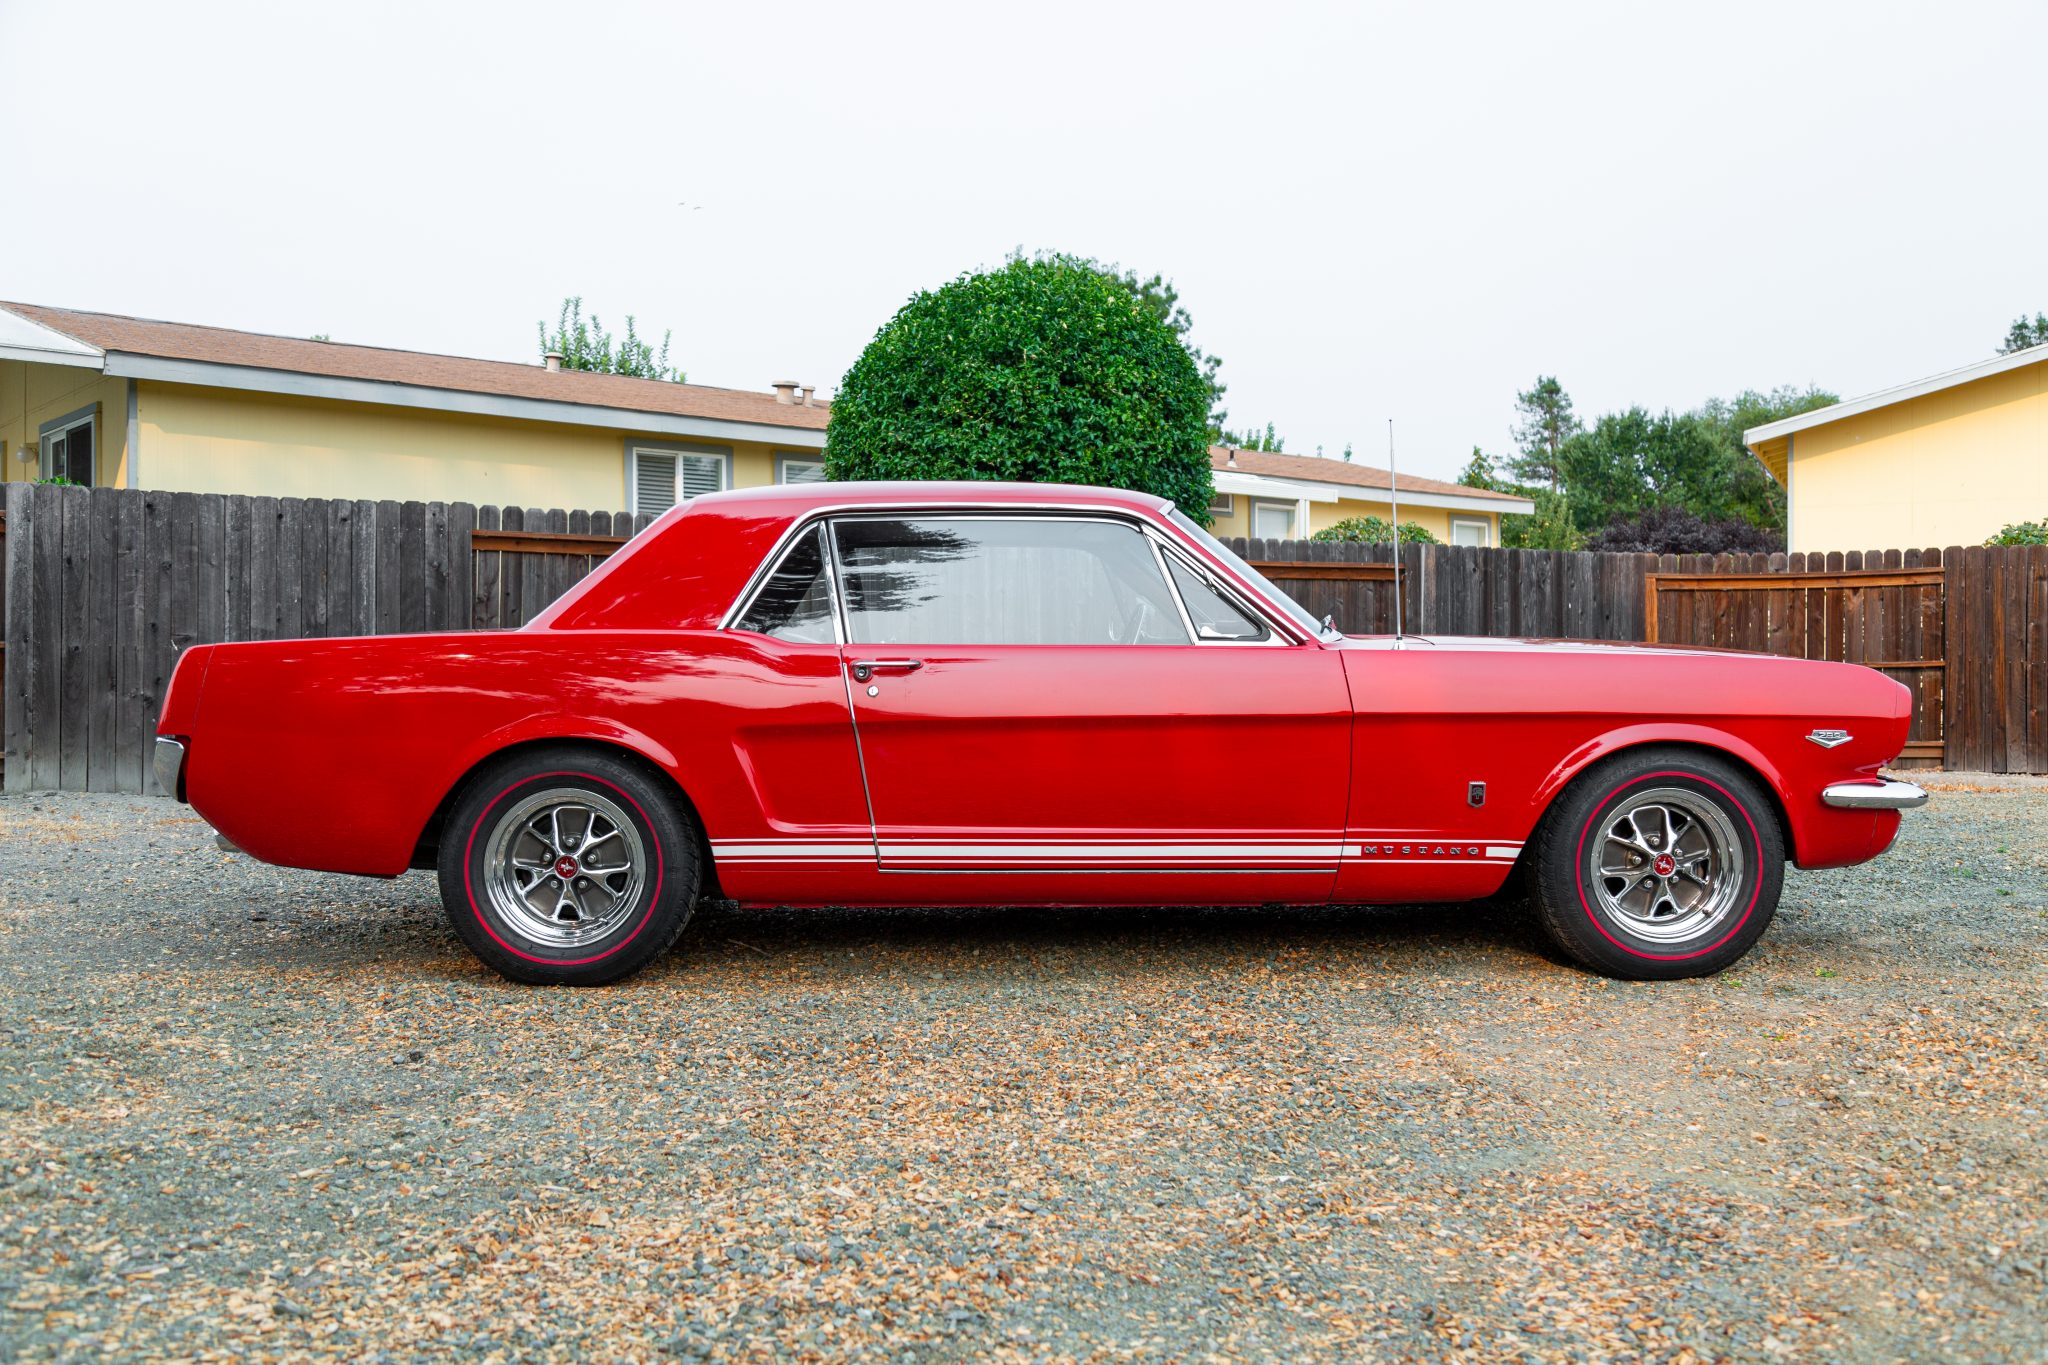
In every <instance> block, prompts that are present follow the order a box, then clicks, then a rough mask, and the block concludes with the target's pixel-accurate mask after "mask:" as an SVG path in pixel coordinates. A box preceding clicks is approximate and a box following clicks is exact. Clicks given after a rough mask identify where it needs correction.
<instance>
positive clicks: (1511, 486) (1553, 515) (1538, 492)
mask: <svg viewBox="0 0 2048 1365" xmlns="http://www.w3.org/2000/svg"><path fill="white" fill-rule="evenodd" d="M1505 463H1506V462H1505V461H1503V460H1501V459H1500V458H1499V457H1498V456H1494V455H1489V454H1487V453H1486V452H1485V451H1483V450H1481V449H1480V448H1479V447H1478V446H1473V447H1472V458H1471V459H1470V460H1468V461H1466V462H1465V468H1464V470H1463V471H1462V472H1460V473H1459V475H1458V482H1459V483H1461V484H1463V485H1465V486H1466V487H1467V488H1484V489H1486V490H1488V491H1489V492H1494V493H1512V494H1514V495H1515V496H1516V497H1520V498H1529V499H1532V500H1533V501H1534V502H1535V504H1536V510H1535V511H1534V512H1530V513H1520V514H1518V513H1504V514H1503V515H1502V516H1501V519H1500V543H1501V546H1502V548H1504V549H1509V550H1576V549H1577V548H1578V547H1579V542H1580V539H1581V537H1580V535H1579V531H1578V528H1577V527H1575V526H1573V525H1572V517H1571V509H1570V508H1569V507H1568V506H1567V505H1566V502H1565V496H1564V494H1562V493H1559V492H1554V491H1552V490H1551V489H1548V488H1543V487H1532V486H1530V485H1527V484H1520V483H1516V482H1515V481H1514V480H1513V479H1512V478H1509V477H1508V475H1507V472H1506V470H1505V469H1504V467H1503V466H1504V465H1505Z"/></svg>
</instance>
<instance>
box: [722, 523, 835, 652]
mask: <svg viewBox="0 0 2048 1365" xmlns="http://www.w3.org/2000/svg"><path fill="white" fill-rule="evenodd" d="M819 529H821V530H822V529H823V528H822V527H821V528H819ZM803 543H804V538H803V537H802V536H801V535H794V536H790V537H788V538H787V539H786V542H784V543H780V544H778V546H777V549H778V550H779V551H780V553H779V554H776V555H774V556H773V557H772V558H771V559H769V560H766V561H764V562H765V563H767V564H768V566H769V567H768V571H767V572H766V573H763V574H760V575H759V577H760V580H761V581H760V582H759V583H757V584H754V585H752V586H751V589H750V591H749V593H748V596H747V598H746V601H745V609H744V610H740V609H737V608H736V609H735V610H734V611H731V612H728V613H726V614H727V615H728V616H730V617H732V624H731V625H729V626H728V625H724V624H721V625H720V626H719V629H720V630H726V631H730V632H731V633H733V634H734V635H752V636H755V637H757V638H759V639H763V640H774V641H775V643H776V644H778V645H794V644H802V643H803V641H801V640H782V639H777V638H776V637H775V636H773V635H768V634H765V633H764V632H762V631H758V630H748V629H746V628H745V627H744V626H742V625H740V624H739V623H740V622H741V621H744V620H746V619H747V612H748V611H751V610H753V607H754V599H755V598H757V597H759V596H760V595H761V593H762V592H763V591H765V590H766V589H767V587H768V584H769V583H770V582H772V581H773V580H774V578H775V575H776V574H778V573H780V572H781V571H782V566H783V564H784V563H785V562H786V561H787V560H788V559H789V557H790V556H791V555H793V554H795V553H796V552H797V550H798V548H799V547H801V546H802V545H803ZM820 557H821V558H822V559H823V560H824V565H825V591H826V592H828V593H830V594H831V595H832V647H833V648H834V649H839V648H843V647H844V646H845V644H846V621H845V619H844V617H843V616H842V615H841V610H840V603H839V578H838V575H837V574H836V573H835V572H834V570H835V564H834V561H835V560H836V559H837V552H836V550H835V549H834V548H833V545H832V537H831V536H830V535H827V536H825V552H824V554H823V555H821V556H820Z"/></svg>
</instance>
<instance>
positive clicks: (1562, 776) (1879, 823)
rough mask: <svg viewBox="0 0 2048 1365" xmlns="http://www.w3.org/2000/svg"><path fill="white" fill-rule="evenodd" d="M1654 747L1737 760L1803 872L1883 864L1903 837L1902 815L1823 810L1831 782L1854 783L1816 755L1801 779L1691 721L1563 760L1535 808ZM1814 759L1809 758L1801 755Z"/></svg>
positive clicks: (1745, 743) (1594, 745)
mask: <svg viewBox="0 0 2048 1365" xmlns="http://www.w3.org/2000/svg"><path fill="white" fill-rule="evenodd" d="M1652 744H1684V745H1689V746H1692V747H1694V748H1700V749H1706V750H1710V751H1712V752H1715V753H1719V754H1722V755H1725V756H1726V757H1728V758H1732V759H1734V760H1736V761H1738V762H1740V763H1741V764H1743V765H1744V766H1745V767H1747V768H1749V769H1750V770H1751V771H1752V772H1753V773H1754V774H1755V775H1756V777H1757V778H1758V779H1759V780H1761V781H1762V783H1763V785H1764V788H1765V790H1766V791H1767V792H1768V793H1769V794H1770V797H1771V799H1772V803H1773V805H1774V806H1775V807H1776V811H1777V814H1778V817H1779V820H1780V822H1781V824H1782V826H1783V828H1784V831H1785V844H1786V852H1787V854H1788V855H1789V856H1790V857H1791V859H1792V862H1793V863H1794V864H1795V865H1797V866H1799V867H1803V868H1814V867H1842V866H1846V865H1848V864H1851V863H1859V862H1863V861H1865V860H1867V859H1870V858H1874V857H1876V856H1877V855H1878V854H1879V853H1882V852H1883V851H1884V850H1885V849H1886V848H1887V847H1889V846H1890V844H1891V841H1892V839H1893V837H1894V836H1895V835H1896V834H1897V833H1898V826H1899V815H1898V812H1897V811H1850V810H1840V809H1836V808H1833V807H1830V806H1827V805H1825V804H1823V803H1822V801H1821V799H1820V792H1821V790H1822V788H1823V787H1824V786H1825V785H1826V783H1827V782H1828V781H1830V780H1835V779H1836V778H1839V777H1842V776H1852V775H1854V774H1846V773H1842V772H1839V771H1837V770H1836V769H1835V768H1834V767H1833V766H1832V765H1828V764H1826V763H1825V761H1824V760H1825V751H1824V750H1821V749H1818V748H1816V749H1815V750H1814V752H1813V755H1812V756H1811V758H1810V760H1809V761H1808V762H1807V763H1806V764H1805V765H1804V767H1802V768H1799V769H1798V770H1797V771H1792V770H1789V767H1790V765H1788V764H1787V763H1785V762H1782V761H1780V760H1778V759H1774V758H1772V757H1771V755H1770V754H1769V753H1767V752H1766V751H1765V749H1764V747H1763V746H1761V745H1759V744H1757V743H1755V742H1754V741H1753V740H1751V739H1750V738H1748V737H1746V736H1744V735H1742V734H1739V733H1737V732H1735V731H1734V730H1731V729H1728V728H1725V727H1722V726H1718V725H1709V724H1701V723H1696V722H1687V721H1649V722H1642V723H1638V724H1634V725H1623V726H1617V727H1616V728H1614V729H1612V730H1608V731H1605V732H1603V733H1601V734H1600V735H1598V736H1596V737H1594V738H1593V739H1591V740H1588V741H1587V742H1586V743H1584V744H1582V745H1580V746H1579V747H1577V748H1576V749H1574V750H1572V751H1571V752H1570V753H1569V754H1567V755H1565V756H1564V757H1563V758H1562V759H1560V760H1559V761H1558V763H1557V765H1556V766H1555V767H1553V768H1552V769H1551V770H1550V772H1549V773H1548V774H1546V775H1545V777H1544V779H1543V781H1542V782H1541V783H1540V784H1539V787H1538V790H1537V795H1536V799H1535V803H1534V804H1535V805H1536V807H1537V809H1539V810H1544V811H1547V810H1548V809H1549V808H1550V804H1551V802H1552V801H1553V800H1555V799H1556V797H1557V795H1558V793H1560V792H1562V791H1563V790H1564V788H1565V787H1566V786H1567V785H1568V784H1569V783H1570V782H1572V781H1573V780H1574V779H1575V778H1577V777H1578V776H1579V774H1581V773H1583V772H1585V771H1586V769H1588V768H1590V767H1591V766H1593V765H1594V764H1595V763H1598V762H1599V761H1600V760H1602V759H1604V758H1607V757H1609V756H1610V755H1612V754H1617V753H1620V752H1622V751H1623V750H1625V749H1639V748H1642V747H1644V746H1646V745H1652ZM1793 757H1794V758H1797V759H1809V756H1808V755H1806V754H1803V753H1796V752H1795V754H1794V755H1793Z"/></svg>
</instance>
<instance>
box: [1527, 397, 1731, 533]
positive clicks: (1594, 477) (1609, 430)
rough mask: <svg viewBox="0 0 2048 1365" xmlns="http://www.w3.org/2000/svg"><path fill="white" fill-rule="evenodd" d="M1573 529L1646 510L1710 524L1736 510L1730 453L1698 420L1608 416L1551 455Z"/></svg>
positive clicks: (1641, 413)
mask: <svg viewBox="0 0 2048 1365" xmlns="http://www.w3.org/2000/svg"><path fill="white" fill-rule="evenodd" d="M1558 472H1559V473H1560V474H1561V475H1562V476H1563V482H1564V490H1565V499H1566V503H1567V505H1568V507H1569V509H1570V511H1571V518H1572V524H1573V525H1575V526H1579V527H1599V526H1605V525H1606V524H1607V523H1608V522H1610V521H1612V520H1614V519H1615V518H1616V517H1619V516H1629V515H1633V514H1635V513H1638V512H1642V511H1644V510H1646V509H1648V508H1651V507H1664V506H1678V507H1684V508H1686V509H1687V510H1688V511H1691V512H1692V513H1693V514H1694V515H1696V516H1700V517H1704V518H1707V519H1709V520H1711V519H1713V518H1717V517H1725V516H1728V515H1731V514H1732V513H1733V512H1734V511H1735V494H1734V484H1735V481H1736V468H1735V456H1734V453H1733V452H1732V451H1731V450H1730V449H1729V448H1728V445H1727V442H1726V440H1725V439H1724V438H1723V435H1722V433H1721V432H1720V431H1719V430H1718V429H1717V428H1716V427H1715V425H1714V424H1713V423H1712V422H1710V421H1708V420H1707V419H1706V418H1704V417H1702V416H1700V415H1699V414H1697V413H1689V412H1688V413H1674V412H1671V411H1669V410H1668V409H1667V410H1666V411H1664V412H1661V413H1654V414H1653V413H1651V412H1649V411H1648V410H1646V409H1644V408H1641V407H1633V408H1629V409H1628V410H1627V411H1625V412H1615V413H1608V414H1607V415H1605V416H1603V417H1602V418H1600V420H1599V421H1597V422H1595V423H1594V424H1593V426H1592V428H1591V429H1590V430H1587V431H1582V432H1580V433H1579V434H1578V435H1576V436H1573V437H1572V438H1571V439H1570V440H1568V441H1566V442H1565V444H1564V447H1563V449H1561V450H1560V451H1559V452H1558Z"/></svg>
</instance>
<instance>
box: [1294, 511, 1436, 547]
mask: <svg viewBox="0 0 2048 1365" xmlns="http://www.w3.org/2000/svg"><path fill="white" fill-rule="evenodd" d="M1393 538H1394V525H1393V523H1392V522H1390V521H1388V520H1387V519H1386V518H1385V517H1375V516H1372V515H1370V514H1368V515H1366V516H1362V517H1346V518H1344V520H1342V521H1340V522H1337V523H1335V524H1334V525H1330V526H1325V527H1324V528H1323V529H1322V530H1320V531H1318V532H1316V533H1315V534H1314V535H1312V536H1310V537H1309V539H1310V540H1348V541H1352V542H1361V541H1362V542H1365V543H1368V544H1369V543H1372V542H1375V541H1388V540H1392V539H1393ZM1401 543H1402V544H1403V545H1441V544H1442V543H1443V542H1442V541H1440V540H1438V539H1437V538H1436V537H1435V536H1433V535H1431V534H1430V533H1429V528H1428V527H1425V526H1421V525H1418V524H1416V523H1415V522H1412V521H1404V522H1402V523H1401Z"/></svg>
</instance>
